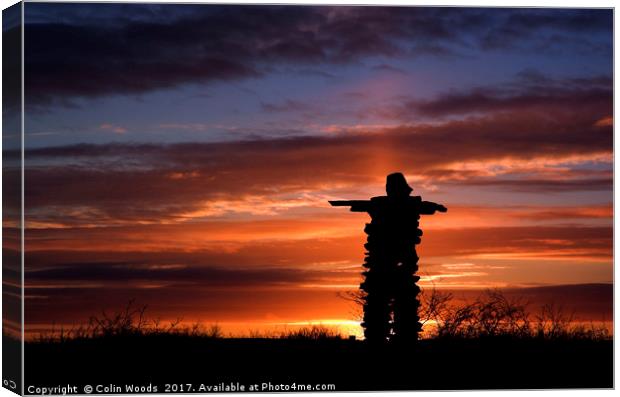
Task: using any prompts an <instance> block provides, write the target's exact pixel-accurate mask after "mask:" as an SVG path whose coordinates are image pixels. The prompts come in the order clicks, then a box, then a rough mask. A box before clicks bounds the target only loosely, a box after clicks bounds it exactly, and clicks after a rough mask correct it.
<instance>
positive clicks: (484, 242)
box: [4, 3, 613, 330]
mask: <svg viewBox="0 0 620 397" xmlns="http://www.w3.org/2000/svg"><path fill="white" fill-rule="evenodd" d="M25 22H26V28H25V95H26V118H25V133H26V137H25V142H26V188H25V205H26V228H27V229H26V232H25V233H26V241H25V246H26V262H25V267H26V295H27V296H26V298H27V300H26V327H27V329H30V330H34V329H38V328H44V327H46V326H48V325H49V324H51V323H53V322H55V323H56V324H70V323H72V322H76V323H77V322H80V321H84V320H86V319H88V317H89V316H90V315H94V314H97V313H98V312H99V311H100V310H101V309H103V308H107V309H109V310H113V309H120V308H122V306H123V305H124V304H125V303H126V302H127V301H128V300H129V299H136V302H137V303H139V304H148V305H149V309H148V310H149V312H150V313H151V315H152V316H159V317H161V318H162V319H174V318H177V317H181V318H182V319H183V320H184V321H202V322H203V323H206V324H211V323H215V322H218V323H219V324H222V325H224V326H225V327H228V328H226V329H229V330H241V329H251V328H253V327H254V328H257V327H265V326H266V324H267V325H283V324H284V325H286V324H297V323H304V322H311V321H322V322H324V323H339V322H342V324H349V323H347V321H354V320H355V314H354V310H355V309H354V307H352V305H351V303H350V302H347V301H346V300H344V299H342V298H340V297H338V293H342V292H343V291H350V290H355V289H357V287H358V285H359V282H360V275H359V273H360V271H361V263H362V261H363V256H364V251H363V243H364V240H365V237H366V236H365V235H364V233H363V227H364V223H365V222H367V221H368V220H369V218H368V216H367V215H365V214H354V213H350V212H348V211H347V210H346V209H344V208H332V207H330V206H329V204H328V203H327V200H332V199H365V198H369V197H371V196H376V195H381V194H384V186H385V176H386V175H387V174H388V173H391V172H395V171H401V172H403V173H404V174H405V175H406V177H407V179H408V181H409V183H410V184H411V185H412V186H413V188H414V194H417V195H421V196H422V197H423V198H424V199H426V200H430V201H434V202H438V203H442V204H444V205H445V206H446V207H448V209H449V210H448V212H447V213H445V214H436V215H434V216H426V217H423V218H422V220H421V228H422V229H423V230H424V237H423V238H422V244H421V245H420V246H419V247H418V252H419V255H420V256H421V260H420V271H419V274H420V275H421V276H422V280H421V284H422V285H423V286H426V287H428V286H430V285H431V284H433V283H434V285H435V286H436V287H438V288H444V289H455V288H461V289H462V288H465V289H481V288H488V287H503V288H525V287H548V286H553V285H573V284H592V283H597V284H599V283H611V282H612V281H613V263H612V232H613V230H612V216H613V213H612V212H613V208H612V184H613V175H612V173H613V169H612V160H613V153H612V139H613V135H612V129H613V119H612V113H613V109H612V101H613V90H612V72H613V70H612V67H613V65H612V24H613V21H612V11H611V10H603V9H598V10H569V9H501V8H495V9H479V8H469V9H463V8H460V9H459V8H388V7H310V6H307V7H306V6H289V7H271V6H204V5H200V6H197V5H178V4H177V5H135V4H134V5H127V4H42V3H26V5H25ZM4 145H5V157H6V158H8V159H10V158H11V156H16V155H18V152H17V151H11V149H14V148H12V147H11V142H7V141H5V142H4ZM563 288H570V287H563ZM568 295H570V293H569V294H568ZM562 296H566V294H565V295H562ZM609 304H610V305H611V302H609ZM597 315H598V314H597ZM595 317H596V316H595ZM608 319H609V318H608ZM596 320H600V318H596ZM353 324H355V323H353Z"/></svg>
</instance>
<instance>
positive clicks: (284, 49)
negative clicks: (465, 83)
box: [25, 4, 612, 105]
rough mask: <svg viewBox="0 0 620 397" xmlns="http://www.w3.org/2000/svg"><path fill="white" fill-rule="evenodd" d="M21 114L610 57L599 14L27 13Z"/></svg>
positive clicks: (413, 10)
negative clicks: (393, 70)
mask: <svg viewBox="0 0 620 397" xmlns="http://www.w3.org/2000/svg"><path fill="white" fill-rule="evenodd" d="M26 13H27V16H26V21H27V27H26V65H25V67H26V75H27V79H26V94H27V101H28V104H29V105H36V104H39V105H40V104H45V103H52V102H58V101H63V100H68V99H71V98H75V97H97V96H105V95H113V94H140V93H145V92H149V91H152V90H157V89H166V88H174V87H178V86H180V85H184V84H192V83H208V82H213V81H222V80H230V79H243V78H252V77H259V76H261V75H264V74H266V73H269V71H270V70H273V68H272V66H273V65H275V64H277V65H279V66H281V65H286V64H292V65H296V66H297V67H306V68H307V67H309V66H312V65H317V64H321V65H325V64H330V65H341V64H349V63H356V62H359V61H360V60H363V59H365V58H367V57H377V56H383V57H419V56H426V57H437V56H440V57H444V56H446V55H451V56H461V55H466V56H475V55H476V54H478V53H479V51H506V50H509V49H515V50H518V51H534V52H536V51H541V49H545V48H551V47H553V48H554V49H557V48H558V47H561V49H563V50H564V51H568V52H571V53H579V54H583V55H587V54H589V53H592V51H595V52H598V53H601V51H602V52H605V51H607V52H610V51H611V33H612V12H611V10H600V9H599V10H586V9H579V10H577V9H575V10H567V9H563V10H559V9H542V10H541V9H505V8H501V9H500V8H498V9H477V8H423V7H408V8H404V7H318V6H222V5H208V6H207V5H200V6H199V5H191V6H190V5H178V4H177V5H140V4H131V5H128V4H28V6H27V10H26Z"/></svg>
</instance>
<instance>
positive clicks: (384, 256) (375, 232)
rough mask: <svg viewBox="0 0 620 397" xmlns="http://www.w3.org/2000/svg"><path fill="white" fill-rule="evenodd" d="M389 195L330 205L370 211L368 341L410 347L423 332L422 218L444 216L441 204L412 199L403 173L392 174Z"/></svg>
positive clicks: (364, 285)
mask: <svg viewBox="0 0 620 397" xmlns="http://www.w3.org/2000/svg"><path fill="white" fill-rule="evenodd" d="M386 191H387V196H378V197H373V198H371V199H370V200H359V201H358V200H354V201H330V203H331V204H332V205H334V206H350V207H351V211H354V212H367V213H368V214H369V215H370V218H371V222H370V223H367V224H366V228H365V229H364V232H365V233H366V234H367V235H368V239H367V242H366V244H365V245H364V247H365V248H366V258H365V262H364V267H365V268H366V270H365V271H364V272H363V273H362V274H363V276H364V281H363V282H362V283H361V284H360V289H361V290H362V291H363V299H364V321H363V323H362V327H364V336H365V338H366V340H367V341H369V342H377V343H384V342H388V341H400V342H410V341H415V340H417V338H418V333H419V332H420V331H421V330H422V325H421V324H420V319H419V316H418V308H419V306H420V302H419V300H418V294H419V292H420V288H419V287H418V286H417V284H416V283H417V282H418V280H419V279H420V277H418V276H416V274H415V273H416V272H417V270H418V259H419V258H418V255H417V253H416V250H415V246H416V245H417V244H419V243H420V237H421V236H422V230H420V229H419V221H420V215H432V214H434V213H435V212H436V211H440V212H446V211H447V209H446V207H444V206H443V205H440V204H436V203H433V202H430V201H422V199H421V198H420V197H419V196H410V194H411V192H412V191H413V189H412V188H411V187H410V186H409V185H408V184H407V181H406V180H405V177H404V176H403V174H401V173H394V174H390V175H388V177H387V183H386Z"/></svg>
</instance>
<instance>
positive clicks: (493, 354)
mask: <svg viewBox="0 0 620 397" xmlns="http://www.w3.org/2000/svg"><path fill="white" fill-rule="evenodd" d="M25 380H26V385H37V386H45V385H48V386H49V385H58V384H64V383H69V384H74V385H79V387H80V388H81V387H83V385H86V384H91V385H92V384H108V383H113V384H119V385H123V384H125V383H131V384H137V385H148V384H152V385H154V386H158V388H159V390H158V391H160V392H161V391H162V388H163V387H165V386H164V384H166V383H177V384H178V383H191V384H193V385H194V386H196V385H198V384H207V385H209V384H219V383H221V382H234V383H236V382H239V383H241V384H244V385H249V384H254V383H256V384H259V385H262V384H263V383H271V384H272V385H275V384H281V383H283V384H288V385H290V384H292V383H296V384H312V385H314V384H317V383H321V384H333V385H335V390H337V391H361V390H460V389H504V388H508V389H546V388H610V387H612V386H613V349H612V342H611V341H610V340H555V341H548V340H535V339H523V340H519V339H515V338H489V339H486V340H485V339H477V340H465V339H453V340H450V339H445V340H442V339H433V340H421V341H418V343H417V344H416V345H415V346H410V347H402V346H394V345H387V346H382V347H381V348H373V346H372V345H368V344H366V343H364V342H362V341H351V340H346V339H324V340H303V339H301V340H296V339H216V338H201V337H195V336H194V337H192V336H182V335H152V336H148V335H146V336H113V337H109V338H98V339H95V340H72V341H66V342H64V343H58V342H56V343H27V344H26V379H25ZM186 391H187V390H186Z"/></svg>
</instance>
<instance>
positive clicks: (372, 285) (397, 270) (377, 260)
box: [360, 220, 422, 343]
mask: <svg viewBox="0 0 620 397" xmlns="http://www.w3.org/2000/svg"><path fill="white" fill-rule="evenodd" d="M417 226H418V222H417V220H416V221H415V223H413V222H412V224H410V227H413V229H412V230H410V231H409V233H407V231H403V230H399V229H401V228H400V227H398V225H394V224H390V223H385V222H376V221H374V220H373V222H371V223H369V224H367V225H366V228H365V229H364V231H365V232H366V234H367V235H368V238H367V243H366V244H365V246H364V247H365V248H366V249H367V251H366V258H365V262H364V267H365V268H366V270H365V271H364V272H363V273H362V274H363V276H364V278H365V279H364V281H363V282H362V283H361V285H360V288H361V289H362V291H363V296H364V321H363V323H362V326H363V327H364V336H365V338H366V340H368V341H369V342H376V343H384V342H387V341H401V342H404V341H409V342H410V341H415V340H417V338H418V333H419V332H420V330H421V329H422V326H421V324H420V322H419V317H418V308H419V305H420V304H419V301H418V294H419V292H420V289H419V287H418V286H417V285H416V282H417V281H418V280H419V279H420V278H419V277H418V276H416V275H415V273H416V271H417V270H418V265H417V262H418V256H417V254H416V251H415V244H417V243H419V242H420V238H419V236H420V235H421V231H420V230H419V229H418V228H417Z"/></svg>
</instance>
